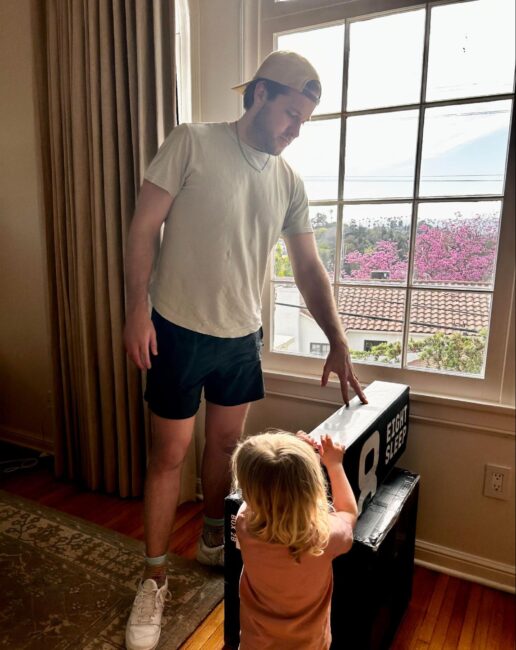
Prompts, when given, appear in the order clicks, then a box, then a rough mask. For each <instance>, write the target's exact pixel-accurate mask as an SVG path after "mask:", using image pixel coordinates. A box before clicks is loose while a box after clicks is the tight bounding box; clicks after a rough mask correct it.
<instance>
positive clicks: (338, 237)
mask: <svg viewBox="0 0 516 650" xmlns="http://www.w3.org/2000/svg"><path fill="white" fill-rule="evenodd" d="M349 31H350V29H349V22H348V21H347V20H346V21H345V23H344V58H343V61H342V103H341V114H340V149H339V181H338V193H337V196H338V198H339V203H338V205H337V226H336V231H335V260H334V271H335V273H334V282H333V295H334V298H335V304H336V305H337V308H338V305H339V280H340V261H341V252H342V242H343V234H344V233H343V231H344V206H343V203H342V199H343V198H344V173H345V164H346V161H345V156H344V152H345V150H346V118H345V117H344V113H345V110H346V105H347V101H348V70H349Z"/></svg>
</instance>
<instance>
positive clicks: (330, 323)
mask: <svg viewBox="0 0 516 650" xmlns="http://www.w3.org/2000/svg"><path fill="white" fill-rule="evenodd" d="M285 243H286V245H287V250H288V255H289V258H290V262H291V264H292V269H293V271H294V279H295V281H296V284H297V286H298V288H299V290H300V292H301V294H302V296H303V298H304V299H305V302H306V306H307V307H308V309H309V311H310V313H311V314H312V316H313V317H314V318H315V320H316V321H317V323H318V325H319V326H320V328H321V329H322V330H323V332H324V333H325V334H326V336H327V337H328V341H329V342H330V352H329V354H328V356H327V358H326V363H325V364H324V368H323V373H322V377H321V385H322V386H326V384H327V383H328V378H329V376H330V372H334V373H335V374H336V375H337V376H338V378H339V381H340V387H341V391H342V399H343V400H344V403H345V404H346V406H348V404H349V389H348V384H349V386H351V387H352V388H353V390H354V391H355V393H356V394H357V395H358V397H359V398H360V401H361V402H363V403H364V404H367V398H366V396H365V394H364V392H363V390H362V388H361V386H360V383H359V381H358V378H357V376H356V375H355V372H354V370H353V364H352V363H351V357H350V354H349V346H348V341H347V338H346V335H345V334H344V330H343V329H342V324H341V322H340V318H339V315H338V313H337V308H336V306H335V301H334V299H333V294H332V290H331V284H330V280H329V278H328V273H327V272H326V269H325V268H324V266H323V263H322V262H321V259H320V257H319V253H318V251H317V245H316V243H315V237H314V235H313V233H301V234H298V235H290V236H289V237H287V238H285Z"/></svg>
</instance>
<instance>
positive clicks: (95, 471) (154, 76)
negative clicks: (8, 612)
mask: <svg viewBox="0 0 516 650" xmlns="http://www.w3.org/2000/svg"><path fill="white" fill-rule="evenodd" d="M32 12H33V30H34V38H35V51H36V56H37V57H38V61H37V77H38V78H37V80H36V83H37V94H38V113H39V129H40V136H41V162H42V174H43V188H44V207H45V217H46V235H47V247H48V261H49V265H48V266H49V276H50V277H49V287H50V310H51V314H50V320H51V330H52V335H53V357H54V369H55V395H56V403H57V404H56V406H57V418H56V420H57V426H56V437H55V459H56V473H57V475H58V476H66V477H67V478H69V479H76V480H80V481H81V482H82V483H83V484H84V485H85V486H87V487H88V488H90V489H101V490H104V491H107V492H118V493H119V494H120V495H121V496H138V495H140V494H141V493H142V491H143V479H144V472H145V462H146V447H147V439H146V429H148V417H147V414H146V409H145V405H144V402H143V399H142V379H141V375H140V372H139V371H138V370H137V369H136V368H135V367H134V366H133V365H132V364H131V362H130V361H129V360H128V359H127V357H126V354H125V351H124V349H123V344H122V330H123V323H124V311H125V297H124V279H123V260H124V253H125V246H126V239H127V233H128V229H129V224H130V220H131V217H132V214H133V210H134V205H135V201H136V196H137V193H138V189H139V187H140V184H141V181H142V178H143V172H144V170H145V168H146V166H147V165H148V163H149V162H150V160H151V159H152V157H153V156H154V154H155V152H156V151H157V148H158V146H159V144H160V143H161V141H162V140H163V137H164V136H165V135H166V133H168V131H169V130H170V129H171V128H172V127H173V126H174V123H175V116H176V107H175V96H176V95H175V67H174V66H175V61H174V35H175V30H174V2H173V0H152V1H148V0H46V1H45V2H41V1H40V0H33V4H32ZM188 483H189V484H190V487H188ZM186 484H187V485H186V488H185V490H184V494H183V498H185V496H187V497H190V496H191V497H193V496H194V495H195V476H193V477H190V479H189V480H188V477H187V481H186ZM185 493H186V494H185Z"/></svg>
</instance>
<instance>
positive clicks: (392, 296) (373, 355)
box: [338, 287, 405, 366]
mask: <svg viewBox="0 0 516 650" xmlns="http://www.w3.org/2000/svg"><path fill="white" fill-rule="evenodd" d="M338 307H339V316H340V318H341V321H342V324H343V327H344V330H345V331H346V335H347V337H348V341H349V347H350V352H351V357H352V358H353V359H355V360H357V361H360V362H361V363H375V364H379V365H389V366H399V365H400V364H401V342H402V338H403V319H404V311H405V291H403V290H402V289H380V288H376V287H374V288H373V287H371V288H369V287H366V288H364V287H341V288H340V289H339V306H338Z"/></svg>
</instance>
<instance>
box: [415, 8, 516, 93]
mask: <svg viewBox="0 0 516 650" xmlns="http://www.w3.org/2000/svg"><path fill="white" fill-rule="evenodd" d="M513 79H514V0H495V1H493V0H478V1H477V2H464V3H461V4H451V5H446V6H443V7H434V8H433V9H432V15H431V28H430V50H429V59H428V81H427V92H426V98H427V100H428V101H435V100H439V99H454V98H457V97H476V96H478V95H494V94H497V93H507V92H512V89H513Z"/></svg>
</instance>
